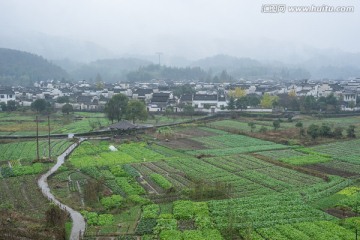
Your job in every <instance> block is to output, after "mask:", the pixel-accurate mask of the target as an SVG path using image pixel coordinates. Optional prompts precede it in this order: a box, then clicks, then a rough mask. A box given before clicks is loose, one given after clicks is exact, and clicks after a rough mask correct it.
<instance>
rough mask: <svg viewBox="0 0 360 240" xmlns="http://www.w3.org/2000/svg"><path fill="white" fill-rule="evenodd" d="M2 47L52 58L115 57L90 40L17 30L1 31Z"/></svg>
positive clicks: (82, 59) (83, 59) (86, 60)
mask: <svg viewBox="0 0 360 240" xmlns="http://www.w3.org/2000/svg"><path fill="white" fill-rule="evenodd" d="M12 30H13V29H12ZM0 47H3V48H11V49H19V50H21V51H26V52H32V53H35V54H38V55H41V56H44V57H45V58H46V59H50V60H56V59H71V60H73V61H79V62H90V61H94V60H96V59H101V58H110V57H113V54H112V53H111V52H110V51H108V50H107V49H105V48H103V47H101V46H99V45H97V44H95V43H92V42H89V41H81V40H74V39H70V38H66V37H60V36H52V35H48V34H44V33H39V32H24V31H17V30H14V31H9V32H5V31H4V32H0Z"/></svg>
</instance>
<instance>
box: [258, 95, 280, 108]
mask: <svg viewBox="0 0 360 240" xmlns="http://www.w3.org/2000/svg"><path fill="white" fill-rule="evenodd" d="M277 100H278V97H277V96H271V95H270V94H269V93H265V94H264V95H263V97H262V98H261V101H260V105H261V107H263V108H272V107H273V105H274V103H275V102H277Z"/></svg>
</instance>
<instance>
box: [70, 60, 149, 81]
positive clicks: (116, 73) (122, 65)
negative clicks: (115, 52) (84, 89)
mask: <svg viewBox="0 0 360 240" xmlns="http://www.w3.org/2000/svg"><path fill="white" fill-rule="evenodd" d="M149 64H151V62H149V61H146V60H141V59H136V58H118V59H102V60H98V61H94V62H91V63H89V64H85V65H83V66H81V67H80V68H78V69H76V70H74V71H72V72H71V76H72V77H74V79H78V80H81V79H86V80H89V81H91V80H93V81H94V80H95V79H96V77H97V76H98V75H99V76H101V79H102V80H104V81H106V82H116V81H121V80H126V75H127V74H128V73H129V72H130V71H134V70H136V69H138V68H139V67H141V66H147V65H149Z"/></svg>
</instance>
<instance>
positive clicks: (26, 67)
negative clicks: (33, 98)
mask: <svg viewBox="0 0 360 240" xmlns="http://www.w3.org/2000/svg"><path fill="white" fill-rule="evenodd" d="M68 78H69V74H68V73H67V72H66V71H65V70H63V69H62V68H60V67H59V66H56V65H54V64H52V63H51V62H49V61H48V60H46V59H44V58H43V57H41V56H38V55H35V54H31V53H28V52H22V51H18V50H13V49H8V48H0V85H23V86H27V85H31V84H33V83H34V82H36V81H43V80H49V79H55V80H61V79H68Z"/></svg>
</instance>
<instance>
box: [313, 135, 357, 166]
mask: <svg viewBox="0 0 360 240" xmlns="http://www.w3.org/2000/svg"><path fill="white" fill-rule="evenodd" d="M359 144H360V139H356V140H351V141H344V142H335V143H328V144H323V145H319V146H316V147H313V148H312V149H314V150H315V151H318V152H321V153H325V154H329V155H331V156H332V157H333V158H334V159H337V160H341V161H345V162H350V163H354V164H358V165H360V161H359V158H360V148H359V147H358V146H359Z"/></svg>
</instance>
